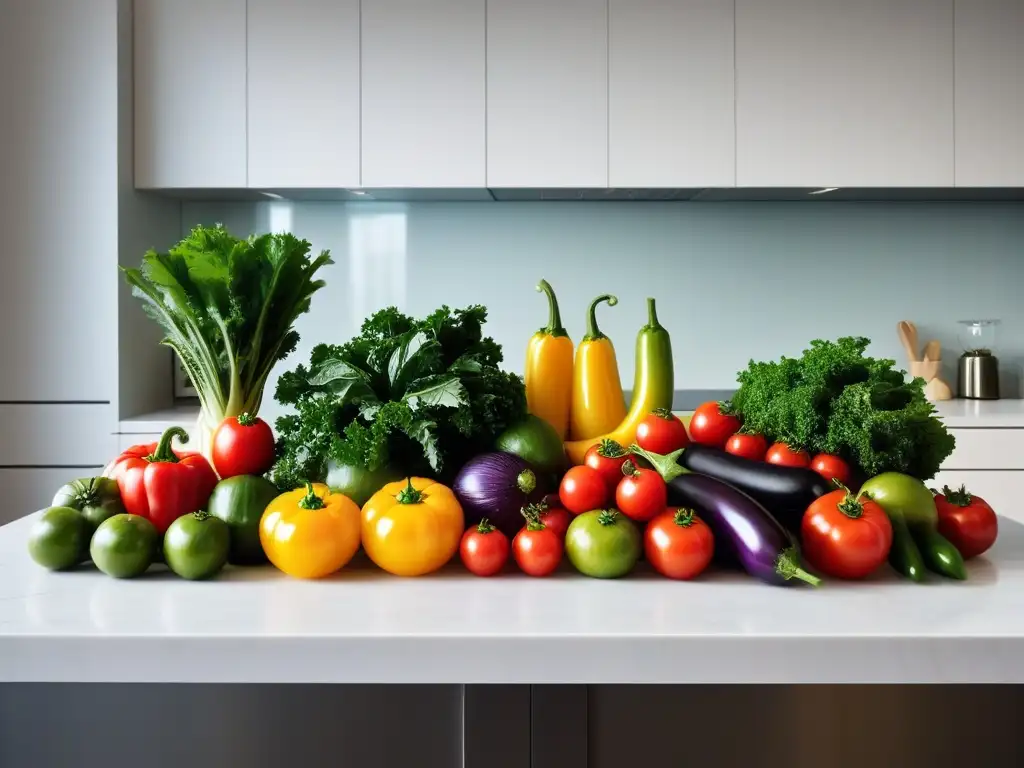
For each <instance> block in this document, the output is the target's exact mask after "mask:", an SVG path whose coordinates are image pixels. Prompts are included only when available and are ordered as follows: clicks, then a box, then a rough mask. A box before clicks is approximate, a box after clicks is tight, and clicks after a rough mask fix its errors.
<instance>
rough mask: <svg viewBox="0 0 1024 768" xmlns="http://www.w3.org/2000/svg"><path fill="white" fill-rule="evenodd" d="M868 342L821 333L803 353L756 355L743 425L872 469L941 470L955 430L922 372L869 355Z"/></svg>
mask: <svg viewBox="0 0 1024 768" xmlns="http://www.w3.org/2000/svg"><path fill="white" fill-rule="evenodd" d="M869 343H870V342H869V340H868V339H865V338H861V337H849V336H848V337H844V338H841V339H839V340H838V341H835V342H832V341H821V340H816V341H812V342H811V346H810V349H807V350H804V352H803V355H802V356H801V357H799V358H787V357H783V358H782V359H781V360H779V361H778V362H767V363H756V362H754V361H751V362H750V365H749V367H748V368H747V370H745V371H743V372H741V373H740V374H739V376H738V381H739V383H740V388H739V390H738V391H737V392H736V394H735V395H734V396H733V399H732V407H733V409H734V411H735V412H736V413H737V415H739V416H740V417H741V418H742V419H743V427H744V430H745V431H750V432H759V433H761V434H763V435H764V436H765V437H766V438H768V440H770V441H776V440H781V441H784V442H786V443H789V444H790V445H793V446H799V447H802V448H805V449H807V450H809V451H810V452H811V453H831V454H835V455H838V456H841V457H842V458H843V459H845V460H846V461H848V462H850V463H851V464H853V465H855V466H859V467H860V468H861V469H862V470H864V471H865V472H867V473H868V474H869V475H876V474H879V473H881V472H887V471H893V472H904V473H906V474H909V475H913V476H914V477H917V478H920V479H922V480H927V479H930V478H932V477H934V476H935V473H936V472H937V471H938V469H939V465H940V464H941V463H942V462H943V460H944V459H945V458H946V457H947V456H949V454H950V453H952V452H953V446H954V444H955V441H954V438H953V436H952V435H950V434H949V432H948V431H946V428H945V427H944V426H943V424H942V422H940V421H939V420H938V419H937V418H935V415H934V414H935V408H934V407H933V406H932V404H931V403H930V402H928V400H926V399H925V396H924V382H923V380H922V379H914V380H912V381H910V382H907V381H904V376H903V372H902V371H899V370H896V369H895V368H894V366H895V361H893V360H885V359H874V358H870V357H865V356H864V350H865V349H867V346H868V344H869Z"/></svg>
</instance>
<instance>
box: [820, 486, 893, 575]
mask: <svg viewBox="0 0 1024 768" xmlns="http://www.w3.org/2000/svg"><path fill="white" fill-rule="evenodd" d="M844 508H846V509H852V510H854V511H855V513H857V512H856V511H857V510H859V516H855V517H851V516H850V515H849V514H847V513H846V512H844V511H843V509H844ZM800 534H801V541H802V543H803V548H802V553H803V555H804V557H806V558H807V562H809V563H810V564H811V565H812V566H814V567H815V568H816V569H817V570H819V571H821V572H822V573H824V574H827V575H828V576H835V577H836V578H840V579H862V578H864V577H865V576H869V575H870V574H872V573H874V572H875V571H876V570H877V569H878V567H879V566H881V565H882V564H883V563H884V562H885V561H886V558H887V557H888V556H889V548H890V547H891V546H892V523H890V522H889V517H888V516H887V515H886V514H885V511H884V510H883V509H882V507H880V506H879V505H878V504H876V503H875V502H873V501H871V500H870V499H868V498H866V497H859V498H855V497H854V496H853V495H852V494H851V493H849V491H846V490H837V491H832V492H831V493H826V494H825V495H824V496H822V497H820V498H818V499H816V500H815V501H814V503H812V504H811V506H809V507H808V508H807V512H806V513H804V518H803V522H802V524H801V527H800Z"/></svg>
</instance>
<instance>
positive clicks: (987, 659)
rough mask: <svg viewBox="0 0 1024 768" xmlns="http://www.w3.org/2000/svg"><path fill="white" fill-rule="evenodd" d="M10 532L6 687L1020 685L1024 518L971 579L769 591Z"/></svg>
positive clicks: (708, 581)
mask: <svg viewBox="0 0 1024 768" xmlns="http://www.w3.org/2000/svg"><path fill="white" fill-rule="evenodd" d="M33 517H34V516H30V517H29V518H24V519H22V520H19V521H16V522H14V523H11V524H9V525H7V526H4V527H3V528H0V682H5V681H77V682H106V681H111V682H129V681H132V682H134V681H148V682H339V683H340V682H346V683H390V682H438V683H549V682H550V683H600V682H608V683H619V682H621V683H626V682H640V683H705V682H707V683H719V682H736V683H746V682H760V683H778V682H781V683H803V682H877V683H917V682H1003V681H1005V682H1014V683H1022V682H1024V526H1022V525H1021V524H1019V523H1015V522H1012V521H1009V520H1006V519H1002V520H1001V521H1000V523H1001V526H1002V530H1001V534H1000V538H999V540H998V541H997V543H996V545H995V546H994V547H993V549H992V550H990V552H989V553H988V554H987V555H986V556H984V557H982V558H979V559H977V560H975V561H972V562H971V563H970V564H969V571H970V579H969V580H968V581H966V582H952V581H948V580H945V579H940V578H939V577H934V578H933V579H932V580H931V581H930V583H927V584H924V585H918V584H913V583H911V582H908V581H903V580H901V579H899V578H897V577H896V576H895V574H893V573H892V572H890V571H889V570H888V569H885V570H886V572H885V573H884V574H881V575H879V576H877V577H876V578H873V579H872V580H871V581H868V582H862V583H844V582H837V581H829V582H826V583H825V584H824V585H823V586H822V587H820V588H818V589H816V590H815V589H813V588H809V587H802V586H796V587H772V586H767V585H763V584H761V583H759V582H756V581H754V580H753V579H751V578H749V577H746V576H744V575H741V574H735V573H726V572H717V573H712V574H709V575H707V576H706V577H703V578H701V579H700V580H699V581H695V582H674V581H669V580H667V579H663V578H661V577H660V576H657V575H655V574H653V573H651V572H650V571H648V570H646V569H644V568H641V569H640V571H639V572H637V573H634V574H632V575H631V576H629V577H627V578H625V579H622V580H617V581H600V580H594V579H587V578H584V577H582V576H579V575H576V574H574V573H571V572H569V571H568V570H566V571H565V572H563V573H559V574H556V575H555V576H553V577H550V578H547V579H531V578H529V577H526V576H522V575H518V574H511V573H510V574H508V575H503V576H499V577H496V578H492V579H481V578H477V577H474V576H471V575H469V574H468V573H466V572H465V571H463V570H462V569H461V567H460V566H458V565H452V566H450V567H449V568H448V569H447V570H445V571H443V572H441V573H439V574H437V575H434V576H429V577H424V578H419V579H402V578H398V577H394V576H390V575H388V574H385V573H383V572H381V571H378V570H376V569H374V568H373V567H372V566H370V565H368V564H365V563H363V564H361V565H357V566H350V567H349V568H346V569H344V570H343V571H341V572H339V573H338V574H336V575H335V576H334V577H331V578H329V579H326V580H323V581H318V582H305V581H298V580H294V579H291V578H288V577H286V576H284V575H283V574H280V573H278V572H277V571H275V570H274V569H272V568H270V567H269V566H267V567H261V568H254V569H231V568H229V569H227V570H225V571H224V572H223V573H222V574H221V576H220V577H219V578H217V579H215V580H213V581H208V582H188V581H184V580H181V579H179V578H177V577H175V576H174V575H173V574H171V573H169V572H167V571H165V570H162V569H161V570H157V569H151V570H150V572H149V573H148V574H146V575H145V576H143V577H142V578H139V579H136V580H132V581H118V580H115V579H112V578H109V577H107V576H104V575H103V574H101V573H99V572H98V571H96V570H94V569H93V568H92V567H91V566H83V567H82V568H81V569H79V570H76V571H72V572H67V573H50V572H47V571H45V570H43V569H42V568H40V567H39V566H37V565H36V564H35V563H33V562H32V561H31V560H30V559H29V557H28V555H27V553H26V548H25V541H26V536H27V534H28V530H29V527H30V525H31V523H32V520H33Z"/></svg>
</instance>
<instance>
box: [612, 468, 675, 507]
mask: <svg viewBox="0 0 1024 768" xmlns="http://www.w3.org/2000/svg"><path fill="white" fill-rule="evenodd" d="M623 472H626V473H627V474H625V475H624V476H623V478H622V481H621V482H620V483H619V486H618V488H616V489H615V506H616V507H618V508H619V511H621V512H622V514H624V515H625V516H626V517H630V518H632V519H633V520H639V521H640V522H644V521H646V520H650V519H651V518H653V517H654V516H655V515H657V514H658V513H659V512H663V511H664V510H665V505H666V504H667V503H668V488H667V486H666V485H665V481H664V480H662V479H661V475H659V474H658V473H657V472H655V471H654V470H653V469H640V468H638V467H637V466H636V465H635V464H633V462H629V463H627V464H625V465H623Z"/></svg>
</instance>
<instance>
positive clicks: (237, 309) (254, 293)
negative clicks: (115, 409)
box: [122, 224, 331, 444]
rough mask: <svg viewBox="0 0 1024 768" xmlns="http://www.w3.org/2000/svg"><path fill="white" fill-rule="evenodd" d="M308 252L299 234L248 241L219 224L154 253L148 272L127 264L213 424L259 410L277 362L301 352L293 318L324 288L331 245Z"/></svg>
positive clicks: (205, 419)
mask: <svg viewBox="0 0 1024 768" xmlns="http://www.w3.org/2000/svg"><path fill="white" fill-rule="evenodd" d="M309 252H310V244H309V243H308V242H306V241H305V240H298V239H296V238H295V237H293V236H292V235H290V234H274V235H261V236H258V237H257V236H252V237H249V238H247V239H245V240H239V239H238V238H236V237H233V236H232V235H231V234H229V233H228V232H227V230H225V229H224V227H223V226H221V225H219V224H218V225H217V226H215V227H196V228H195V229H193V230H192V232H191V234H189V236H188V237H186V238H185V239H184V240H182V241H181V242H180V243H178V244H177V245H176V246H174V247H173V248H171V249H170V251H169V252H167V253H158V252H156V251H154V250H150V251H149V252H147V253H146V254H145V256H143V259H142V267H141V269H124V268H122V269H123V271H124V273H125V278H126V280H127V281H128V284H129V285H131V287H132V293H133V295H135V296H137V297H138V298H140V299H141V300H142V301H143V309H144V310H145V311H146V313H147V314H148V315H149V316H150V317H152V318H153V319H154V320H156V322H157V323H159V324H160V327H161V328H163V330H164V333H165V338H164V340H163V343H164V344H166V345H167V346H169V347H171V349H173V350H174V351H175V352H176V353H177V355H178V357H179V358H180V359H181V363H182V366H183V367H184V368H185V371H186V372H187V373H188V376H189V379H190V380H191V381H192V385H193V386H194V387H195V389H196V392H197V394H198V395H199V400H200V403H201V404H202V416H201V419H200V420H201V422H202V423H203V424H204V425H205V426H206V428H207V429H208V430H212V429H215V428H216V427H217V426H218V425H219V424H220V423H221V421H223V420H224V419H225V418H227V417H229V416H237V415H239V414H241V413H250V414H256V413H257V412H258V411H259V408H260V404H261V402H262V398H263V388H264V386H265V385H266V381H267V377H268V376H269V375H270V371H271V369H272V368H273V367H274V364H275V363H276V362H277V361H278V360H281V359H283V358H284V357H285V356H287V355H288V354H289V353H290V352H292V351H293V350H294V349H295V345H296V344H297V343H298V340H299V335H298V333H296V332H295V330H294V329H293V328H292V325H293V323H294V322H295V319H296V318H297V317H298V316H299V315H300V314H302V313H303V312H307V311H309V304H310V298H311V297H312V295H313V294H314V293H315V292H316V291H317V290H319V289H320V288H322V287H323V285H324V283H323V281H322V280H314V279H313V275H314V274H315V273H316V271H317V270H318V269H320V267H322V266H324V265H325V264H330V263H331V261H330V255H329V253H328V252H327V251H323V252H322V253H321V254H320V255H319V256H318V257H317V258H315V259H314V258H311V257H310V255H309ZM204 437H205V438H206V439H208V435H201V436H200V438H201V439H200V442H201V444H202V443H203V438H204Z"/></svg>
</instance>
